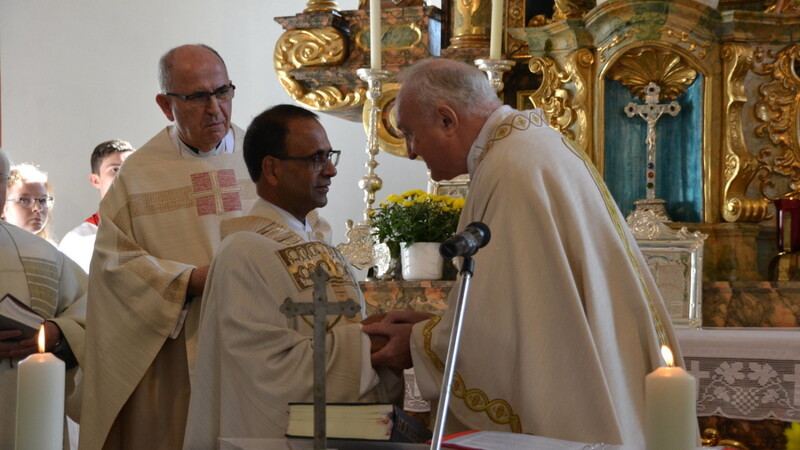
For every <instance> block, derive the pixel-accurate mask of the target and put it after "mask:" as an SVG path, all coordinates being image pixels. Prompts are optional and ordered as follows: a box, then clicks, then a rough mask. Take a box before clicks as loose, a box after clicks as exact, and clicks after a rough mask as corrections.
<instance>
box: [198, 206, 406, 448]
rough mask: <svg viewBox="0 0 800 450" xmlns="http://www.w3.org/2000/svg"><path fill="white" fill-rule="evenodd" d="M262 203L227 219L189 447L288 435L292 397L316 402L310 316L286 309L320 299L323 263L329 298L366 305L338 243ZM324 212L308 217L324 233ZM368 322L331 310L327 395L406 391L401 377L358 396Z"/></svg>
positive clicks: (209, 295) (207, 314) (348, 397)
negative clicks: (298, 229) (317, 281)
mask: <svg viewBox="0 0 800 450" xmlns="http://www.w3.org/2000/svg"><path fill="white" fill-rule="evenodd" d="M259 202H260V203H261V204H257V206H256V208H257V209H256V208H254V211H253V212H251V214H258V215H257V216H256V215H250V216H247V217H242V218H239V219H232V220H230V221H226V222H225V223H224V224H223V234H224V235H225V236H227V237H226V238H225V239H224V240H223V242H222V245H221V246H220V248H219V252H218V253H217V255H216V257H215V258H214V263H213V264H212V266H211V271H210V272H209V278H208V280H209V281H208V283H207V284H206V290H205V293H204V295H203V311H202V318H201V323H200V340H199V343H198V353H197V367H196V370H195V373H194V378H193V379H192V399H191V405H190V408H189V419H188V425H187V431H186V437H185V440H184V448H188V449H210V448H216V446H217V438H218V437H246V438H281V437H283V436H284V434H285V433H286V428H287V427H288V412H289V408H288V403H289V402H310V401H313V388H312V384H313V348H312V346H313V341H312V337H313V328H312V326H311V324H312V319H311V318H304V317H301V318H294V319H288V318H287V317H286V316H284V315H283V313H281V312H280V311H279V307H280V305H281V304H282V303H283V302H284V300H285V299H286V298H287V297H288V298H291V299H292V300H293V301H295V302H311V301H313V299H312V294H313V281H312V280H311V279H310V278H309V275H310V274H311V273H312V272H313V271H314V270H315V269H316V265H318V264H322V265H324V266H325V268H326V270H328V271H329V273H330V275H331V279H330V281H329V284H328V301H345V300H347V299H348V298H352V299H354V300H356V301H357V302H358V303H359V304H361V305H362V311H363V306H364V300H363V297H362V295H361V291H360V289H359V288H358V285H357V283H356V280H355V277H354V275H353V273H352V270H351V268H350V265H349V264H348V263H347V261H346V260H345V259H344V257H342V255H341V254H340V253H339V251H338V250H337V249H336V248H334V247H331V246H330V245H327V244H325V243H324V242H320V241H310V242H309V241H306V240H304V239H303V238H301V237H300V236H299V235H297V234H296V233H295V232H293V231H291V230H290V229H289V228H288V226H286V224H285V223H284V221H283V218H282V217H281V215H280V214H279V213H277V211H275V210H274V209H272V208H271V207H270V206H266V205H268V204H267V203H266V202H262V201H259ZM316 214H317V212H316V211H313V212H312V213H311V214H310V215H309V218H308V219H307V220H308V221H309V223H311V225H312V228H313V229H314V232H315V234H316V238H317V239H320V240H321V239H322V237H323V235H322V233H321V232H320V231H319V230H320V229H321V226H325V227H327V223H325V222H324V221H321V219H320V222H318V223H317V222H316V217H317V216H316ZM360 320H361V317H360V316H357V317H355V318H354V319H348V318H347V317H345V316H331V317H329V318H328V324H329V326H330V332H329V333H328V336H327V340H326V347H327V377H326V379H327V385H326V389H327V398H328V401H331V402H358V401H362V402H364V401H386V400H388V398H387V394H386V392H387V390H388V389H391V388H395V392H394V393H395V395H399V394H400V392H399V390H397V388H398V387H399V384H398V385H397V386H391V387H389V388H387V387H385V385H382V384H379V385H378V387H377V388H373V389H371V390H369V391H368V392H366V393H365V394H364V395H363V396H362V395H361V394H360V392H359V386H360V380H361V366H362V359H361V357H362V353H361V351H362V347H361V346H362V333H361V329H360V325H358V323H357V322H358V321H360ZM383 375H384V374H383V373H381V376H382V377H383ZM387 378H388V381H387V380H384V382H386V383H388V384H390V385H391V384H392V383H398V382H399V377H387ZM382 379H383V378H382Z"/></svg>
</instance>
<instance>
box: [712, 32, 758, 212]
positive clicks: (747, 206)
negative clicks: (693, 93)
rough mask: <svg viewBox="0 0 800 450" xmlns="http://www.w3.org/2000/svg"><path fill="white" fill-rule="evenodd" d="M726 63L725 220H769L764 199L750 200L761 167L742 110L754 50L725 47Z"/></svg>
mask: <svg viewBox="0 0 800 450" xmlns="http://www.w3.org/2000/svg"><path fill="white" fill-rule="evenodd" d="M720 56H721V58H722V61H723V75H724V92H723V96H724V102H725V103H724V107H725V118H726V120H725V122H724V123H726V124H727V127H726V132H725V138H724V139H725V140H724V148H723V152H724V155H723V167H722V178H723V181H722V182H723V194H722V197H723V198H722V201H723V205H722V217H723V218H724V219H725V220H726V221H728V222H760V221H762V220H764V219H765V218H766V217H767V206H768V202H767V200H766V199H764V198H747V197H746V190H747V186H748V185H749V184H750V182H751V181H752V180H753V178H754V177H755V175H756V173H757V172H758V171H759V170H760V169H761V166H762V165H761V164H760V163H759V162H758V160H757V159H756V158H755V156H753V155H752V154H751V153H750V152H749V151H748V149H747V145H746V144H745V140H744V129H743V124H742V108H743V106H744V104H745V102H746V101H747V95H746V93H745V86H744V81H745V78H746V77H747V74H748V72H749V71H750V68H751V67H752V65H753V49H752V48H751V47H750V46H748V45H745V44H732V43H729V44H725V45H723V46H722V48H721V51H720Z"/></svg>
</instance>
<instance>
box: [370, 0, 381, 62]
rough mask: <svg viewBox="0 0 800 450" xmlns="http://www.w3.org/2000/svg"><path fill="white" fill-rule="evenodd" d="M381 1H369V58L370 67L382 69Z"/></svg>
mask: <svg viewBox="0 0 800 450" xmlns="http://www.w3.org/2000/svg"><path fill="white" fill-rule="evenodd" d="M382 37H383V34H382V33H381V0H369V57H370V67H371V68H372V69H375V70H380V69H381V38H382Z"/></svg>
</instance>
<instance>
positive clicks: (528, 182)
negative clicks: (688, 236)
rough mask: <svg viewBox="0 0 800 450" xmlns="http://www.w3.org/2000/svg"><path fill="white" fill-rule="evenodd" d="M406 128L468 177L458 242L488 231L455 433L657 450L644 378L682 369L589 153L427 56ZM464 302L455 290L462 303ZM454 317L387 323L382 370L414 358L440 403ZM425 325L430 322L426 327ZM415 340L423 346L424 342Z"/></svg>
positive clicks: (414, 143) (444, 171)
mask: <svg viewBox="0 0 800 450" xmlns="http://www.w3.org/2000/svg"><path fill="white" fill-rule="evenodd" d="M401 82H402V87H401V89H400V91H399V93H398V95H397V98H396V104H395V107H396V108H397V109H396V111H397V125H398V127H399V129H400V130H401V131H402V132H403V134H404V135H405V137H406V145H407V152H408V156H409V157H410V158H411V159H414V158H416V157H417V156H420V157H422V158H423V159H424V160H425V163H426V164H427V166H428V168H429V169H430V173H431V177H432V178H433V179H434V180H445V179H451V178H453V177H455V176H457V175H461V174H464V173H469V175H470V187H469V193H468V195H467V200H466V204H465V205H464V209H463V211H462V213H461V218H460V222H459V226H458V228H459V230H463V229H464V228H465V227H466V226H467V225H468V224H470V223H472V222H483V223H485V224H486V225H487V226H488V227H489V229H490V230H491V240H490V242H489V243H488V245H487V246H486V247H484V248H482V249H480V251H478V253H477V254H476V255H475V256H474V263H475V271H474V277H473V278H472V280H471V289H470V291H469V298H468V303H467V306H466V309H465V312H464V321H463V329H462V334H461V344H460V349H461V352H460V354H459V355H458V358H457V360H456V365H455V375H454V380H453V396H452V397H451V402H450V404H449V410H448V416H447V421H446V425H447V428H446V431H447V432H456V431H463V430H469V429H474V430H493V431H506V432H516V433H528V434H533V435H539V436H545V437H552V438H558V439H564V440H573V441H579V442H604V443H606V444H625V445H627V446H630V447H631V448H644V446H645V439H644V415H645V409H644V392H645V388H644V382H645V376H646V375H647V374H648V373H650V372H652V371H653V370H655V369H656V368H658V367H659V366H660V365H661V364H662V360H661V353H660V347H661V345H667V346H669V347H670V348H671V349H672V351H673V352H675V353H676V354H677V356H676V360H677V361H681V360H682V359H681V357H680V350H679V347H678V342H677V340H676V339H675V336H674V333H673V330H672V327H671V323H670V318H669V314H668V313H667V310H666V308H665V306H664V303H663V301H662V299H661V296H660V294H659V290H658V287H657V286H656V284H655V282H654V280H653V277H652V275H651V274H650V272H649V270H648V267H647V265H646V263H645V261H644V258H643V257H642V254H641V252H640V251H639V247H638V246H637V244H636V241H635V240H634V238H633V236H632V235H631V233H630V230H629V229H628V228H627V226H626V225H625V219H624V218H623V216H622V215H621V213H620V211H619V209H618V208H617V206H616V204H615V203H614V201H613V199H612V197H611V195H610V194H609V192H608V190H607V188H606V186H605V184H604V183H603V181H602V177H601V176H600V175H599V174H598V173H597V171H596V170H595V168H594V166H593V164H592V162H591V161H590V160H589V158H588V157H587V155H586V154H585V153H584V152H583V151H582V150H580V149H579V148H577V147H576V146H575V144H574V143H573V142H572V141H570V140H569V139H567V138H564V137H563V136H561V135H560V134H559V133H558V132H556V131H555V130H554V129H552V128H550V127H549V126H548V122H547V119H546V118H545V116H544V113H543V111H542V110H539V109H534V110H526V111H517V110H515V109H513V108H511V107H509V106H504V105H503V104H502V102H501V101H500V100H499V99H498V98H497V95H496V94H495V92H494V89H492V87H491V85H490V84H489V82H488V80H487V78H486V75H485V74H484V73H483V72H481V71H480V70H478V69H477V68H476V67H475V66H472V65H469V64H465V63H462V62H458V61H455V60H449V59H436V58H431V59H426V60H423V61H421V62H418V63H417V64H415V65H413V66H411V67H410V68H408V69H407V70H406V71H405V72H404V73H403V74H402V75H401ZM457 297H458V289H453V290H452V291H451V293H450V297H449V302H450V305H451V306H452V305H453V302H455V300H456V299H457ZM454 310H455V308H453V307H450V308H448V309H447V310H446V312H445V313H444V315H442V316H436V317H433V318H429V319H428V318H426V317H424V316H423V315H420V314H419V313H415V312H405V311H402V312H401V311H397V312H390V313H389V314H387V316H386V318H385V319H384V321H383V322H380V323H375V324H372V325H368V326H365V327H364V331H366V332H367V333H370V334H380V335H384V336H389V343H388V344H387V345H386V346H385V347H383V348H382V349H381V350H379V351H378V352H376V353H374V354H373V359H372V361H373V364H375V365H376V366H381V365H384V366H389V367H408V366H409V365H411V363H412V361H413V366H414V371H415V374H416V380H417V383H418V385H419V388H420V391H421V392H422V394H423V397H425V398H426V399H430V400H435V399H436V398H438V396H439V392H440V386H441V383H442V374H443V368H444V361H446V358H447V348H448V340H449V336H450V330H451V328H452V324H453V320H454V313H455V311H454ZM415 322H416V323H415ZM409 337H410V339H409Z"/></svg>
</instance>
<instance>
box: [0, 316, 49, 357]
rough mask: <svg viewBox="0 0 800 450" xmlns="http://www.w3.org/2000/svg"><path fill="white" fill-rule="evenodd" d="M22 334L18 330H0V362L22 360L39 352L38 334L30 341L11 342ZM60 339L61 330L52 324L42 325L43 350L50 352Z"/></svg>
mask: <svg viewBox="0 0 800 450" xmlns="http://www.w3.org/2000/svg"><path fill="white" fill-rule="evenodd" d="M21 334H22V331H20V330H0V360H2V359H5V358H24V357H26V356H28V355H30V354H32V353H37V352H38V351H39V342H38V340H39V337H38V334H37V335H36V336H34V337H32V338H30V339H25V340H22V341H12V340H9V339H14V338H18V337H19V336H20V335H21ZM60 338H61V330H60V329H59V328H58V325H56V324H55V323H53V322H49V321H47V322H45V323H44V340H45V349H47V350H50V349H52V348H53V347H54V346H55V345H56V342H58V340H59V339H60Z"/></svg>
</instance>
